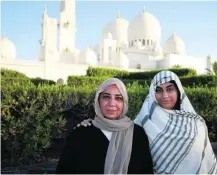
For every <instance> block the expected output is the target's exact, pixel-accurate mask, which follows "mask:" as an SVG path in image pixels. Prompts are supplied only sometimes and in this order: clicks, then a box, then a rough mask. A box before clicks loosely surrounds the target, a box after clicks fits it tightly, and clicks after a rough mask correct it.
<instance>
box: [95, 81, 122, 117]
mask: <svg viewBox="0 0 217 175" xmlns="http://www.w3.org/2000/svg"><path fill="white" fill-rule="evenodd" d="M99 105H100V109H101V112H102V114H103V115H104V117H105V118H108V119H111V120H113V119H117V118H118V117H119V116H120V115H121V113H122V111H123V108H124V98H123V96H122V95H121V93H120V91H119V89H118V87H117V86H116V85H111V86H109V87H107V88H106V89H105V90H104V91H103V92H102V93H101V94H100V96H99Z"/></svg>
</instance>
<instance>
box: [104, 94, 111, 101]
mask: <svg viewBox="0 0 217 175" xmlns="http://www.w3.org/2000/svg"><path fill="white" fill-rule="evenodd" d="M102 99H104V100H109V99H110V96H109V95H102Z"/></svg>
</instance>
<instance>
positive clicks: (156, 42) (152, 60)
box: [0, 0, 213, 82]
mask: <svg viewBox="0 0 217 175" xmlns="http://www.w3.org/2000/svg"><path fill="white" fill-rule="evenodd" d="M75 7H76V4H75V0H62V1H61V2H60V21H57V19H55V18H50V17H49V16H48V15H47V9H46V7H45V8H44V13H43V15H42V24H41V26H42V37H41V40H40V50H39V55H38V59H37V60H35V61H30V60H29V61H28V60H20V59H19V60H18V59H16V46H15V45H14V44H13V42H12V41H10V40H9V39H8V38H7V37H6V36H2V38H1V41H0V57H1V67H3V68H8V69H13V70H17V71H20V72H23V73H25V74H26V75H27V76H29V77H41V78H45V79H52V80H54V81H58V80H63V81H64V82H66V80H67V77H68V75H85V74H86V70H87V68H88V66H96V67H110V68H119V69H124V70H129V71H132V70H133V71H141V70H153V69H159V68H169V67H173V66H174V65H180V66H181V67H189V68H194V69H196V70H197V72H198V73H199V74H202V73H206V69H211V62H212V61H213V59H212V58H211V57H194V56H189V55H187V53H186V52H185V43H184V41H183V40H182V39H181V38H180V37H179V36H178V35H177V34H175V33H173V34H172V35H171V36H170V37H169V38H168V40H167V41H166V42H165V43H164V44H163V47H161V44H160V43H161V25H160V22H159V21H158V20H157V19H156V18H155V17H154V16H153V15H152V14H150V13H149V12H147V11H146V9H143V10H142V11H141V13H139V15H138V16H136V17H135V18H134V19H133V20H132V21H130V22H128V21H127V20H126V19H124V18H122V17H121V15H120V12H118V14H117V17H116V18H115V19H114V21H112V22H110V23H108V24H107V25H106V26H105V28H104V29H102V34H101V39H100V41H99V43H98V44H97V45H96V46H95V47H94V48H89V47H86V48H85V49H84V50H83V51H80V50H79V49H77V48H76V46H75V35H76V16H75V9H76V8H75ZM58 32H59V35H58V38H57V33H58ZM57 41H59V42H57ZM57 45H58V47H57ZM195 62H196V63H197V64H195Z"/></svg>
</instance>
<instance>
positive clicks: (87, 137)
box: [56, 78, 153, 174]
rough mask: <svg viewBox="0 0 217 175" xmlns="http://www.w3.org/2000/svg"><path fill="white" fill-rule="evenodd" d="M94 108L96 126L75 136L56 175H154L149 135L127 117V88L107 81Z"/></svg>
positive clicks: (71, 138)
mask: <svg viewBox="0 0 217 175" xmlns="http://www.w3.org/2000/svg"><path fill="white" fill-rule="evenodd" d="M94 108H95V113H96V116H95V119H94V120H93V121H92V124H93V125H91V126H90V127H79V128H76V129H75V130H74V131H73V132H72V133H71V135H70V136H69V138H68V139H67V142H66V146H65V148H64V150H63V153H62V155H61V157H60V160H59V163H58V165H57V168H56V173H60V174H152V173H153V165H152V159H151V154H150V150H149V142H148V138H147V135H146V134H145V131H144V130H143V129H142V127H140V126H138V125H136V124H134V123H133V121H131V120H130V118H128V117H127V116H126V113H127V111H128V95H127V91H126V88H125V85H124V84H123V83H122V82H121V81H120V80H119V79H116V78H111V79H108V80H106V81H104V82H103V83H102V84H101V85H100V86H99V87H98V89H97V91H96V96H95V100H94Z"/></svg>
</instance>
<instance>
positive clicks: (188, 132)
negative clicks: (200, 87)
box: [134, 71, 217, 174]
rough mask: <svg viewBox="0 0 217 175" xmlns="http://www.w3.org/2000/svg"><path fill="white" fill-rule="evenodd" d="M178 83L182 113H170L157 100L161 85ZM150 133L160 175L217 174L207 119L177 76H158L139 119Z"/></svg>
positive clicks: (157, 170)
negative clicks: (156, 92)
mask: <svg viewBox="0 0 217 175" xmlns="http://www.w3.org/2000/svg"><path fill="white" fill-rule="evenodd" d="M171 80H174V81H175V82H176V84H177V86H178V89H179V91H180V110H166V109H164V108H162V107H161V106H160V105H159V104H158V103H157V101H156V98H155V90H156V87H157V86H160V85H161V84H163V83H165V82H169V81H171ZM134 122H135V123H136V124H138V125H140V126H142V127H143V128H144V130H145V131H146V133H147V135H148V138H149V143H150V150H151V154H152V159H153V163H154V171H155V173H157V174H216V173H217V165H216V158H215V154H214V152H213V150H212V147H211V144H210V141H209V138H208V131H207V127H206V124H205V121H204V119H203V118H202V117H201V116H199V115H198V114H197V113H196V112H195V110H194V109H193V107H192V105H191V103H190V101H189V99H188V97H187V96H186V94H185V92H184V89H183V87H182V84H181V82H180V80H179V78H178V77H177V75H176V74H174V73H173V72H170V71H162V72H160V73H158V74H157V75H156V76H155V77H154V79H153V80H152V83H151V86H150V89H149V95H148V96H147V98H146V100H145V101H144V103H143V106H142V109H141V111H140V112H139V114H138V116H137V117H136V119H135V121H134Z"/></svg>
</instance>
